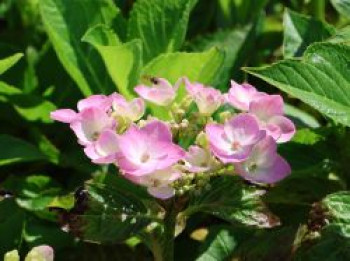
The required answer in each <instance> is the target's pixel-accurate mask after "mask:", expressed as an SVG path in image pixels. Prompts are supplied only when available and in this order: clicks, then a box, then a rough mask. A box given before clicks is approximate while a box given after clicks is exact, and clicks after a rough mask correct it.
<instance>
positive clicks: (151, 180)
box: [126, 167, 181, 199]
mask: <svg viewBox="0 0 350 261" xmlns="http://www.w3.org/2000/svg"><path fill="white" fill-rule="evenodd" d="M180 177H181V172H180V171H179V170H177V169H176V168H175V167H168V168H166V169H161V170H156V171H154V172H152V173H150V174H147V175H143V176H134V175H126V178H127V179H129V180H131V181H132V182H134V183H136V184H140V185H143V186H145V187H147V191H148V193H149V194H151V195H152V196H154V197H156V198H160V199H167V198H171V197H173V196H174V195H175V190H174V188H172V187H171V183H172V182H174V181H175V180H177V179H179V178H180Z"/></svg>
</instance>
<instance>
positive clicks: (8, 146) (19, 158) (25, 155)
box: [0, 134, 47, 166]
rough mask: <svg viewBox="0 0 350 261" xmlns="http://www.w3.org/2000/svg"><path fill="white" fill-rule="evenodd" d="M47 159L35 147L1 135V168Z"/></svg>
mask: <svg viewBox="0 0 350 261" xmlns="http://www.w3.org/2000/svg"><path fill="white" fill-rule="evenodd" d="M46 159H47V158H46V156H45V155H44V154H42V153H41V152H40V151H39V150H38V149H37V148H36V147H35V146H34V145H32V144H30V143H28V142H26V141H24V140H21V139H18V138H15V137H12V136H9V135H5V134H2V135H0V166H2V165H7V164H11V163H17V162H28V161H37V160H46Z"/></svg>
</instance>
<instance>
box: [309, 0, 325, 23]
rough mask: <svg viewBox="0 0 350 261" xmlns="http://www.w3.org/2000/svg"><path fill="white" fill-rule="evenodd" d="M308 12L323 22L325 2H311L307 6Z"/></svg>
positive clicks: (323, 0) (320, 0) (319, 0)
mask: <svg viewBox="0 0 350 261" xmlns="http://www.w3.org/2000/svg"><path fill="white" fill-rule="evenodd" d="M309 8H310V9H309V10H310V14H311V15H312V16H313V17H315V18H317V19H319V20H321V21H325V8H326V1H325V0H311V1H310V4H309Z"/></svg>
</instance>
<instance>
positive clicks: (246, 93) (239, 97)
mask: <svg viewBox="0 0 350 261" xmlns="http://www.w3.org/2000/svg"><path fill="white" fill-rule="evenodd" d="M257 93H258V91H257V90H256V89H255V88H254V87H253V86H252V85H250V84H247V83H244V84H242V85H240V84H238V83H236V82H235V81H231V88H230V90H229V92H228V94H227V95H226V100H227V102H228V103H230V104H231V105H232V106H233V107H235V108H237V109H239V110H242V111H247V110H248V109H249V104H250V102H251V101H252V100H253V99H254V97H255V96H256V95H257Z"/></svg>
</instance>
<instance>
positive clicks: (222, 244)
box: [196, 226, 238, 261]
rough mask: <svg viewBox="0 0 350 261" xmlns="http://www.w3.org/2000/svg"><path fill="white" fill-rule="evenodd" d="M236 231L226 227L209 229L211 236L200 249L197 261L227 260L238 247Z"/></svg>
mask: <svg viewBox="0 0 350 261" xmlns="http://www.w3.org/2000/svg"><path fill="white" fill-rule="evenodd" d="M237 245H238V242H237V240H236V238H235V231H233V230H232V229H230V227H226V226H213V227H210V228H209V235H208V236H207V237H206V239H205V241H204V242H203V244H202V245H201V247H200V249H199V252H200V254H199V256H198V257H197V259H196V261H224V260H227V259H228V258H229V257H230V256H231V255H232V253H233V251H234V250H235V248H236V247H237Z"/></svg>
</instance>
